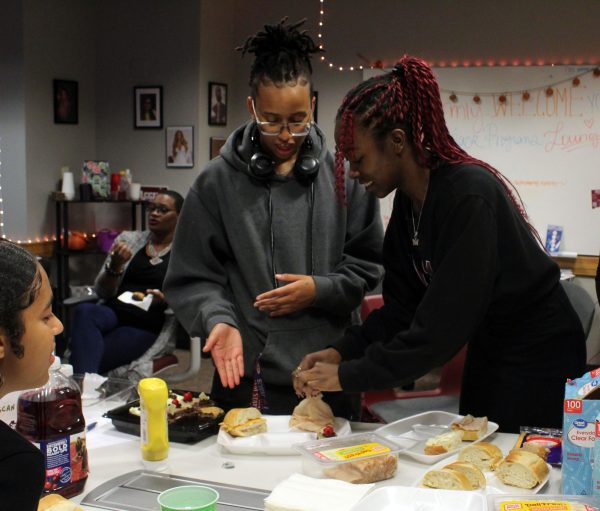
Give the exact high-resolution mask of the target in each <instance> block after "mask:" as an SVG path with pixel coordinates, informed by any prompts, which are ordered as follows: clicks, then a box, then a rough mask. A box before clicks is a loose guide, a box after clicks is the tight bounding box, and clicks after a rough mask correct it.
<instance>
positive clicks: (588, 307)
mask: <svg viewBox="0 0 600 511" xmlns="http://www.w3.org/2000/svg"><path fill="white" fill-rule="evenodd" d="M560 283H561V285H562V287H563V289H564V290H565V292H566V293H567V296H568V297H569V301H570V302H571V305H572V306H573V308H574V309H575V312H576V313H577V315H578V316H579V321H581V326H582V327H583V333H584V335H585V338H586V339H587V338H588V336H589V335H590V330H591V328H592V321H593V319H594V314H595V312H596V303H595V302H594V300H593V298H592V297H591V296H590V295H589V293H588V292H587V291H586V290H585V289H583V288H582V287H581V286H578V285H577V284H575V283H574V282H569V281H565V280H561V281H560Z"/></svg>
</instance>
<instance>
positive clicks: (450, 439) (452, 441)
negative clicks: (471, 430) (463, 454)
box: [424, 431, 462, 454]
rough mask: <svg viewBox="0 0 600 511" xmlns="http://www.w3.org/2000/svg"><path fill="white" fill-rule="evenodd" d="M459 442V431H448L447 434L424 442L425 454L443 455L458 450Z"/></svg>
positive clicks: (460, 439)
mask: <svg viewBox="0 0 600 511" xmlns="http://www.w3.org/2000/svg"><path fill="white" fill-rule="evenodd" d="M461 442H462V433H461V432H460V431H448V433H442V434H441V435H437V436H434V437H431V438H428V439H427V441H426V442H425V449H424V450H425V454H444V453H446V452H450V451H453V450H454V449H458V447H459V446H460V443H461Z"/></svg>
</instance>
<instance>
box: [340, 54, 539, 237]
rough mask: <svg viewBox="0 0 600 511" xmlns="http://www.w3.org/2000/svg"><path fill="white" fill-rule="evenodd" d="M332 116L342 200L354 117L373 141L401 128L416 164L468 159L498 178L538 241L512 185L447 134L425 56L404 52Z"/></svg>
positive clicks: (434, 165) (352, 93) (431, 165)
mask: <svg viewBox="0 0 600 511" xmlns="http://www.w3.org/2000/svg"><path fill="white" fill-rule="evenodd" d="M337 119H338V122H339V123H340V130H339V136H338V147H337V149H336V154H335V177H336V192H337V195H338V198H340V200H342V201H344V200H345V189H344V187H343V183H344V154H351V152H352V146H353V143H354V128H353V126H354V122H356V121H358V122H360V123H361V125H363V126H364V127H365V128H369V129H370V130H371V133H372V135H373V138H374V139H375V141H377V142H381V141H383V139H384V138H385V136H386V135H387V134H388V133H389V132H390V131H392V130H393V129H395V128H402V129H403V130H404V131H406V133H407V136H408V137H409V139H410V140H411V142H412V145H413V147H414V151H415V156H416V159H417V162H418V163H419V165H422V166H426V167H429V168H430V169H435V168H438V167H440V166H441V165H443V164H458V163H472V164H476V165H480V166H481V167H483V168H484V169H486V170H487V171H488V172H489V173H490V174H492V175H493V176H494V177H495V178H496V179H497V180H498V181H499V182H500V183H501V185H502V186H503V188H504V189H505V190H506V192H507V193H508V195H509V197H510V198H511V200H512V201H513V203H514V204H515V206H516V207H517V209H518V210H519V212H520V213H521V215H522V216H523V218H524V219H525V221H526V222H527V225H528V226H529V228H530V229H531V231H532V232H533V234H534V236H535V237H536V238H537V239H538V240H539V235H538V233H537V231H536V230H535V229H534V227H533V226H532V225H531V223H530V221H529V219H528V217H527V213H526V212H525V208H524V206H523V202H522V200H521V198H520V196H519V194H518V192H517V190H516V189H515V188H514V186H513V184H512V183H511V182H510V181H509V180H508V179H507V178H506V177H505V176H504V175H502V173H500V171H498V170H496V169H495V168H494V167H492V166H491V165H490V164H488V163H485V162H483V161H481V160H478V159H477V158H474V157H472V156H470V155H469V154H468V153H466V152H465V151H464V150H463V149H462V148H461V147H460V146H459V145H458V144H457V143H456V141H455V140H454V138H452V135H450V132H449V131H448V127H447V126H446V121H445V120H444V109H443V107H442V100H441V98H440V90H439V86H438V83H437V80H436V79H435V76H434V74H433V72H432V70H431V68H430V67H429V66H428V65H427V63H426V62H425V61H423V60H421V59H419V58H416V57H411V56H409V55H405V56H404V57H402V58H401V59H400V60H399V61H398V62H397V63H396V65H395V66H394V69H393V70H392V71H391V72H390V73H386V74H383V75H379V76H375V77H373V78H371V79H369V80H366V81H364V82H362V83H360V84H358V85H357V86H356V87H354V88H353V89H352V90H351V91H350V92H348V94H347V95H346V97H345V98H344V101H343V102H342V105H341V106H340V108H339V109H338V112H337Z"/></svg>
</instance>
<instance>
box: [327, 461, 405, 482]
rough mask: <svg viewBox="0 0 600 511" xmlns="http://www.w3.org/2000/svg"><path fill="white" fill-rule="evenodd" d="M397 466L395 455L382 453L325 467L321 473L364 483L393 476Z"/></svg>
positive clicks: (347, 480)
mask: <svg viewBox="0 0 600 511" xmlns="http://www.w3.org/2000/svg"><path fill="white" fill-rule="evenodd" d="M397 467H398V457H397V456H396V455H394V454H383V455H381V456H376V457H373V458H367V459H364V460H355V461H348V462H346V463H342V464H340V465H337V466H335V467H333V468H326V469H325V470H323V473H324V474H325V475H326V476H327V477H331V478H332V479H340V480H342V481H346V482H348V483H355V484H366V483H375V482H377V481H383V480H385V479H389V478H390V477H394V474H395V473H396V468H397Z"/></svg>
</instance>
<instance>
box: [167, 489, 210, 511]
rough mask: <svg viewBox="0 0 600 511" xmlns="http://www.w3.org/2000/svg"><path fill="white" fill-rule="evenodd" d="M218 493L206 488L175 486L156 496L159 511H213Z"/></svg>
mask: <svg viewBox="0 0 600 511" xmlns="http://www.w3.org/2000/svg"><path fill="white" fill-rule="evenodd" d="M217 500H219V492H218V491H217V490H214V489H213V488H209V487H208V486H177V487H175V488H170V489H169V490H166V491H164V492H162V493H161V494H160V495H159V496H158V503H159V505H160V509H161V511H184V510H185V511H215V510H216V509H217Z"/></svg>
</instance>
